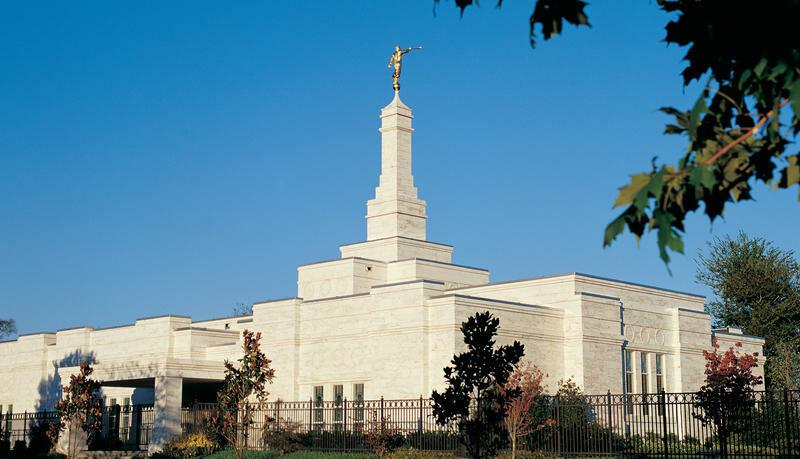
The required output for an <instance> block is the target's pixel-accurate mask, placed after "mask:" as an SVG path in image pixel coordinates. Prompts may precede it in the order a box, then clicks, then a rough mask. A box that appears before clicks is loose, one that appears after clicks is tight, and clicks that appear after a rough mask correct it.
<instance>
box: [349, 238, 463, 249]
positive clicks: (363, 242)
mask: <svg viewBox="0 0 800 459" xmlns="http://www.w3.org/2000/svg"><path fill="white" fill-rule="evenodd" d="M387 239H405V240H407V241H415V242H422V243H425V244H433V245H441V246H444V247H450V248H453V246H452V245H450V244H443V243H441V242H433V241H427V240H425V239H414V238H413V237H405V236H389V237H382V238H379V239H372V240H369V241H359V242H350V243H347V244H341V245H339V247H347V246H350V245H359V244H367V243H369V242H378V241H385V240H387Z"/></svg>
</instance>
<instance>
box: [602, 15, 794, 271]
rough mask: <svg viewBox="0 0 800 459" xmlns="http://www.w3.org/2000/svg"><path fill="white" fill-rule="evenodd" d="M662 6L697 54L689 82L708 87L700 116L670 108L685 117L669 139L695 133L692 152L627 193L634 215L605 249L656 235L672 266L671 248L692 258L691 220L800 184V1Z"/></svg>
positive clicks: (697, 108)
mask: <svg viewBox="0 0 800 459" xmlns="http://www.w3.org/2000/svg"><path fill="white" fill-rule="evenodd" d="M658 4H659V6H660V7H661V8H662V9H663V10H664V11H667V12H669V13H675V14H677V18H676V19H675V20H673V21H671V22H669V23H668V24H667V26H666V32H667V33H666V38H665V41H666V42H667V43H668V44H676V45H678V46H685V47H687V48H688V51H687V53H686V57H685V61H686V63H687V64H686V67H685V68H684V70H683V72H682V75H683V78H684V85H688V84H689V83H690V82H691V81H693V80H695V79H700V78H704V77H706V76H707V78H708V82H707V84H706V89H705V90H704V91H703V92H702V93H701V94H700V96H699V98H698V99H697V101H696V102H695V104H694V106H693V107H692V108H691V109H689V110H685V111H684V110H678V109H675V108H672V107H666V108H663V109H662V111H663V112H664V113H666V114H668V115H670V116H672V117H673V118H674V120H675V121H674V124H668V125H667V126H666V130H665V133H666V134H670V135H684V136H686V138H687V140H688V146H687V149H686V153H684V154H683V156H682V157H681V159H680V160H679V161H678V163H677V165H676V166H669V165H664V166H656V165H655V164H654V165H653V169H652V170H651V171H650V172H647V173H643V174H637V175H633V176H632V180H631V182H630V183H629V184H628V185H626V186H624V187H622V188H620V193H619V197H618V198H617V201H616V203H615V206H623V205H624V206H627V208H626V209H625V210H624V211H623V213H622V214H621V215H620V216H619V217H618V218H617V219H616V220H614V221H613V222H611V223H610V224H609V225H608V227H607V228H606V234H605V245H609V244H611V242H612V241H613V240H614V239H615V238H616V237H617V236H618V235H619V234H620V233H621V232H622V231H623V230H624V229H625V227H627V228H628V230H630V231H631V232H632V233H633V234H634V235H636V236H637V237H640V236H642V235H643V234H644V232H645V231H656V232H657V233H658V246H659V250H660V253H661V258H662V259H663V260H664V261H665V262H669V255H668V253H667V251H668V250H671V251H674V252H680V253H682V252H683V242H682V239H681V237H682V233H683V232H684V221H685V219H686V216H687V215H688V214H689V213H691V212H695V211H697V210H698V209H699V208H700V207H701V205H702V207H703V211H704V212H705V214H706V215H707V216H708V218H709V219H710V220H712V221H713V220H714V219H715V218H717V217H719V216H721V215H722V214H723V212H724V210H725V205H726V204H728V203H734V202H738V201H743V200H750V199H752V195H751V192H752V189H753V185H754V184H755V183H757V182H762V183H764V184H768V185H770V186H772V187H775V188H789V187H792V186H794V185H797V184H798V183H800V164H799V163H798V155H797V151H794V152H791V151H790V150H789V149H788V148H787V147H788V146H789V144H790V143H791V142H792V141H793V140H796V138H797V134H798V132H800V34H797V33H796V30H795V29H796V25H797V23H798V21H800V1H797V0H779V1H773V2H767V3H763V4H755V3H753V2H750V1H745V0H729V1H726V2H715V1H706V2H698V1H695V0H675V1H672V0H660V1H659V2H658ZM782 111H783V113H782ZM798 196H800V195H798Z"/></svg>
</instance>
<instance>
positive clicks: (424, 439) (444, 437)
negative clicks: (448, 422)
mask: <svg viewBox="0 0 800 459" xmlns="http://www.w3.org/2000/svg"><path fill="white" fill-rule="evenodd" d="M406 443H407V444H408V445H409V446H410V447H411V448H412V449H415V450H425V451H435V450H445V451H451V450H454V449H458V448H459V446H460V444H459V436H458V433H456V432H446V431H439V432H431V431H424V432H422V435H420V434H419V433H418V432H412V433H408V434H406Z"/></svg>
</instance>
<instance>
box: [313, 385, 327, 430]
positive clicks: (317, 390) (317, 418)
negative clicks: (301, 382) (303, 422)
mask: <svg viewBox="0 0 800 459" xmlns="http://www.w3.org/2000/svg"><path fill="white" fill-rule="evenodd" d="M324 395H325V394H324V392H323V388H322V386H314V423H315V424H322V420H323V416H324V414H325V411H324V410H325V408H324V398H323V397H324ZM320 427H321V426H320Z"/></svg>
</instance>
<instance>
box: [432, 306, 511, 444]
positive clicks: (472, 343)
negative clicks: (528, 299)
mask: <svg viewBox="0 0 800 459" xmlns="http://www.w3.org/2000/svg"><path fill="white" fill-rule="evenodd" d="M499 325H500V320H499V319H497V318H495V317H494V316H492V314H491V313H490V312H489V311H486V312H479V313H476V314H475V315H474V316H472V317H470V318H469V319H467V321H466V322H463V323H462V324H461V333H462V334H463V335H464V344H466V345H467V351H466V352H462V353H460V354H457V355H455V356H454V357H453V360H451V363H452V366H448V367H445V368H444V377H445V380H446V382H447V388H446V389H445V391H444V392H442V393H439V392H438V391H433V394H432V398H433V415H434V417H435V418H436V422H437V423H438V424H440V425H447V424H449V423H452V422H455V423H457V425H458V429H459V432H460V433H461V435H460V439H461V441H462V442H463V443H464V445H465V446H466V447H467V452H468V453H469V456H470V457H473V458H481V457H486V456H492V455H493V454H494V453H495V452H496V451H497V450H498V449H500V448H502V447H504V446H505V445H506V443H507V440H508V435H507V434H506V432H505V428H504V426H503V419H504V418H505V416H506V402H507V400H509V399H511V398H514V397H516V396H517V395H518V394H519V389H517V388H514V389H510V390H505V391H503V390H498V389H497V388H498V387H501V388H502V387H505V386H506V384H507V383H508V378H509V376H510V375H511V373H512V371H514V367H515V366H516V365H517V364H518V363H519V361H520V359H521V358H522V356H523V355H524V354H525V347H524V346H523V345H522V344H521V343H519V342H518V341H514V342H513V344H511V345H503V346H498V347H497V348H495V336H497V330H498V327H499ZM473 401H474V402H475V403H474V405H473V403H472V402H473ZM471 408H473V409H471Z"/></svg>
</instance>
